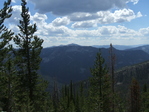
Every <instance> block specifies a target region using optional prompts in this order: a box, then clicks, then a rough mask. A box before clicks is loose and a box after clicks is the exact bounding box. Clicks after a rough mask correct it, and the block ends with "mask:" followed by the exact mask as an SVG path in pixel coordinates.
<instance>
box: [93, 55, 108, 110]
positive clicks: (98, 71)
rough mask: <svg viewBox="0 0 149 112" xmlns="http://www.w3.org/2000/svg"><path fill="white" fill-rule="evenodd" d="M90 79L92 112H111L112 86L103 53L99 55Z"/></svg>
mask: <svg viewBox="0 0 149 112" xmlns="http://www.w3.org/2000/svg"><path fill="white" fill-rule="evenodd" d="M91 74H92V77H91V78H90V99H91V100H90V101H91V102H90V104H91V105H92V110H91V111H92V112H110V111H111V105H110V103H111V101H110V99H111V98H110V97H111V96H110V93H111V84H110V78H109V75H107V74H108V71H107V68H106V66H105V64H104V59H103V58H102V56H101V53H97V56H96V60H95V64H94V67H93V68H92V69H91Z"/></svg>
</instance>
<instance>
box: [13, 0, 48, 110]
mask: <svg viewBox="0 0 149 112" xmlns="http://www.w3.org/2000/svg"><path fill="white" fill-rule="evenodd" d="M21 1H22V3H21V6H22V12H21V17H22V19H21V20H20V24H19V25H18V27H19V29H20V33H18V34H17V35H16V36H15V38H14V42H15V44H16V46H17V50H16V52H15V57H16V68H17V75H18V76H17V77H18V88H19V89H18V93H17V99H16V100H17V102H19V103H18V104H17V106H16V109H18V110H22V109H26V110H27V111H30V112H31V111H33V112H34V111H36V110H38V111H40V110H42V107H43V102H44V101H45V96H44V97H43V95H46V92H45V89H46V87H47V82H46V81H44V80H42V79H41V78H40V77H39V74H38V72H37V71H38V69H39V64H40V62H41V58H40V52H41V50H42V43H43V40H42V39H40V38H38V37H37V36H36V35H35V32H36V31H37V28H36V24H33V25H32V24H31V22H30V15H29V8H27V7H26V5H27V2H26V0H21ZM41 106H42V107H41Z"/></svg>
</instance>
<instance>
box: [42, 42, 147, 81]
mask: <svg viewBox="0 0 149 112" xmlns="http://www.w3.org/2000/svg"><path fill="white" fill-rule="evenodd" d="M97 52H99V49H98V48H95V47H91V46H79V45H76V44H74V45H73V44H70V45H66V46H57V47H51V48H44V49H43V50H42V52H41V57H42V62H41V65H40V73H41V74H42V75H45V76H46V77H47V76H48V77H54V78H55V79H56V80H57V81H58V82H61V83H69V82H70V80H73V81H74V82H76V81H81V80H84V79H87V78H88V77H90V76H91V74H90V68H92V67H93V64H94V61H95V57H96V54H97ZM100 52H101V53H102V56H103V57H104V58H105V61H106V64H107V65H110V63H109V49H108V48H107V49H106V48H101V49H100ZM114 53H115V55H116V64H115V68H116V69H120V68H121V67H124V66H129V65H133V64H137V63H140V62H144V61H147V60H149V54H147V53H146V52H144V51H142V50H117V49H114Z"/></svg>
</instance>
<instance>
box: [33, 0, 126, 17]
mask: <svg viewBox="0 0 149 112" xmlns="http://www.w3.org/2000/svg"><path fill="white" fill-rule="evenodd" d="M31 1H32V2H33V3H34V5H35V9H37V10H38V11H39V12H40V13H47V12H52V13H53V14H55V15H68V14H72V13H75V12H89V13H94V12H98V11H105V10H109V9H111V8H114V7H118V8H124V7H125V5H126V0H40V1H39V0H38V1H37V0H31Z"/></svg>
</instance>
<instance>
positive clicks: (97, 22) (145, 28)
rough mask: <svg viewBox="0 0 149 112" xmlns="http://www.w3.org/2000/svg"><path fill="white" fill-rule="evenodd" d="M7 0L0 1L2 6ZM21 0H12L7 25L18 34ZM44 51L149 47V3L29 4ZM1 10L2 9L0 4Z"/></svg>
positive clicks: (58, 0)
mask: <svg viewBox="0 0 149 112" xmlns="http://www.w3.org/2000/svg"><path fill="white" fill-rule="evenodd" d="M2 1H3V2H4V1H5V0H1V2H2ZM20 1H21V0H12V6H13V12H12V13H13V16H12V17H11V18H10V19H9V20H7V21H6V22H5V24H7V26H8V27H9V28H10V29H12V30H13V31H14V32H15V33H17V32H19V29H18V28H17V24H19V20H20V18H21V17H20V12H21V6H20ZM27 2H28V5H27V6H28V7H29V9H30V10H29V11H30V15H31V23H36V24H37V28H38V31H37V32H36V35H38V37H39V38H42V39H44V43H43V47H50V46H57V45H67V44H70V43H76V44H80V45H86V46H90V45H109V44H110V43H112V44H114V45H138V44H139V45H140V44H148V43H149V10H148V7H149V0H27ZM0 7H1V8H2V7H3V5H2V4H1V5H0Z"/></svg>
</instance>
